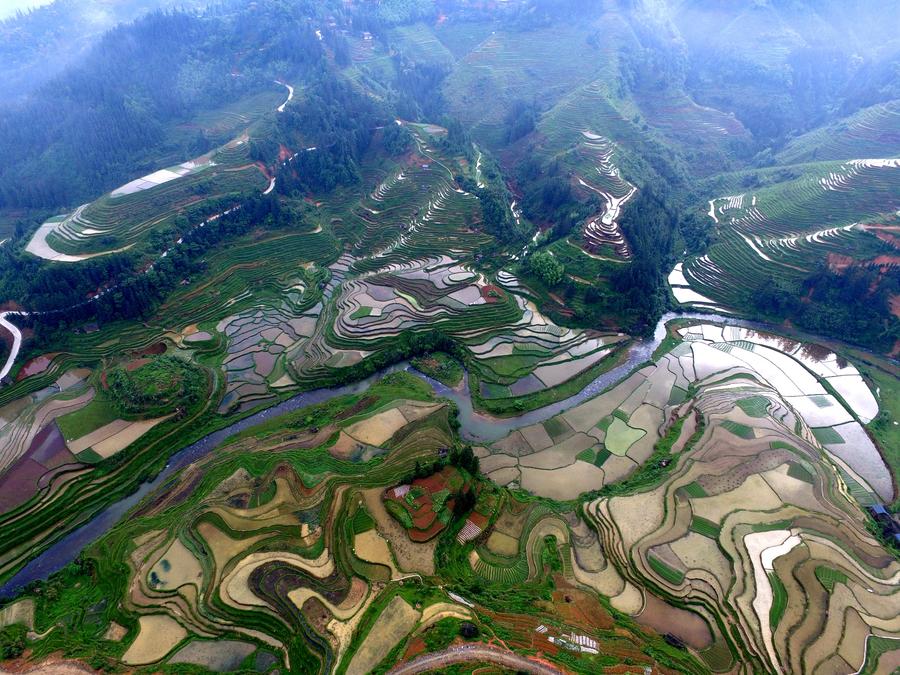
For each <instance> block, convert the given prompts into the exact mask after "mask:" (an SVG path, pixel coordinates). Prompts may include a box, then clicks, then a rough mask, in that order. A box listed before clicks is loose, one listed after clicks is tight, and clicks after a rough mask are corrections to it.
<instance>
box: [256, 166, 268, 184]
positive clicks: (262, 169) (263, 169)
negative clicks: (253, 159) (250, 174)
mask: <svg viewBox="0 0 900 675" xmlns="http://www.w3.org/2000/svg"><path fill="white" fill-rule="evenodd" d="M256 168H257V169H259V171H260V173H261V174H262V175H263V176H265V177H266V180H272V172H271V171H269V167H267V166H266V165H265V164H263V163H262V162H257V163H256Z"/></svg>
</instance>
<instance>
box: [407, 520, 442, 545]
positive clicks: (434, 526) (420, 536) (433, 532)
mask: <svg viewBox="0 0 900 675" xmlns="http://www.w3.org/2000/svg"><path fill="white" fill-rule="evenodd" d="M444 527H446V526H445V525H444V524H443V523H442V522H441V521H439V520H438V519H437V518H435V519H434V522H432V523H431V527H429V528H428V529H427V530H419V529H415V530H409V533H408V534H409V539H410V541H414V542H416V543H417V544H424V543H425V542H426V541H430V540H432V539H434V538H435V537H436V536H437V535H439V534H440V533H441V532H443V531H444Z"/></svg>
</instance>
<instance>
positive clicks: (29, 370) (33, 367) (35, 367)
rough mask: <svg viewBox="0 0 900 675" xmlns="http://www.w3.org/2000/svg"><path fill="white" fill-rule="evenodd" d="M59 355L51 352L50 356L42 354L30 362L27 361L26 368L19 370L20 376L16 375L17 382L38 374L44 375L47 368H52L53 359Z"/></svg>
mask: <svg viewBox="0 0 900 675" xmlns="http://www.w3.org/2000/svg"><path fill="white" fill-rule="evenodd" d="M58 355H59V352H50V353H48V354H41V355H40V356H35V357H34V358H33V359H31V360H30V361H27V362H26V363H25V365H24V366H22V368H21V369H20V370H19V374H18V375H16V382H18V381H19V380H24V379H25V378H26V377H29V376H31V375H37V374H38V373H43V372H44V371H45V370H47V368H49V367H50V364H51V363H53V359H54V358H55V357H56V356H58Z"/></svg>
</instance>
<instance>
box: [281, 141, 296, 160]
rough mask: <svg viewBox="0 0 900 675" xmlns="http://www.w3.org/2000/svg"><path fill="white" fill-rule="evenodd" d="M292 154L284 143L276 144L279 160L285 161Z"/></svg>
mask: <svg viewBox="0 0 900 675" xmlns="http://www.w3.org/2000/svg"><path fill="white" fill-rule="evenodd" d="M292 154H293V153H292V152H291V151H290V150H288V149H287V146H285V144H284V143H282V144H281V145H279V146H278V161H279V162H285V161H287V160H288V159H290V158H291V155H292Z"/></svg>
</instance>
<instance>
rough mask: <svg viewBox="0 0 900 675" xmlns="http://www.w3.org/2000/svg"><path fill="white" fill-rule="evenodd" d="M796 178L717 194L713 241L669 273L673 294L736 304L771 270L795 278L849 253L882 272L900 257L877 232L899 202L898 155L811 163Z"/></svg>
mask: <svg viewBox="0 0 900 675" xmlns="http://www.w3.org/2000/svg"><path fill="white" fill-rule="evenodd" d="M800 171H802V174H801V176H800V177H799V178H795V179H793V180H789V181H786V182H782V183H779V184H777V185H774V186H772V187H768V188H762V189H760V190H757V191H752V192H742V193H740V194H735V195H731V196H728V197H720V198H717V199H713V200H711V201H710V203H709V218H710V220H711V221H712V222H711V224H710V227H711V228H712V229H713V230H714V231H715V234H716V242H715V243H714V244H713V245H712V246H711V247H710V248H709V250H708V251H707V252H706V253H705V254H704V255H702V256H698V257H692V258H689V259H688V260H686V261H685V262H684V264H683V265H681V266H679V267H676V269H675V271H674V272H673V273H672V275H671V276H670V277H669V283H670V286H671V287H672V290H673V293H674V295H675V298H676V300H678V301H679V302H680V303H683V304H688V305H694V306H698V307H704V306H705V307H713V308H715V307H717V306H719V307H720V306H724V307H726V308H727V307H731V308H739V307H742V306H746V305H747V304H748V296H749V295H751V294H753V293H755V292H756V289H758V288H759V287H761V285H763V284H764V283H766V282H768V280H770V279H771V278H772V277H778V278H783V279H787V280H791V279H793V280H797V279H801V278H804V277H806V276H808V275H810V274H811V273H812V272H813V271H814V270H815V269H816V268H817V266H819V265H822V264H826V263H827V264H830V265H833V266H834V265H837V266H840V265H841V264H844V263H845V259H846V260H849V261H850V262H855V261H860V262H861V263H862V264H864V265H868V266H872V267H875V268H877V269H880V270H883V271H890V270H893V269H895V268H896V266H897V264H898V260H897V256H896V255H894V253H895V251H893V249H892V247H891V246H890V245H889V244H888V243H885V242H883V241H881V240H879V238H878V237H877V236H875V234H876V233H877V232H878V231H879V230H878V224H879V221H880V220H881V219H884V218H887V219H888V220H890V219H891V218H893V214H894V213H895V212H896V211H897V210H898V207H900V199H898V195H900V191H898V186H900V160H893V159H885V160H880V159H871V160H852V161H849V162H843V163H822V164H816V165H807V166H804V167H802V168H801V169H800Z"/></svg>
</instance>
